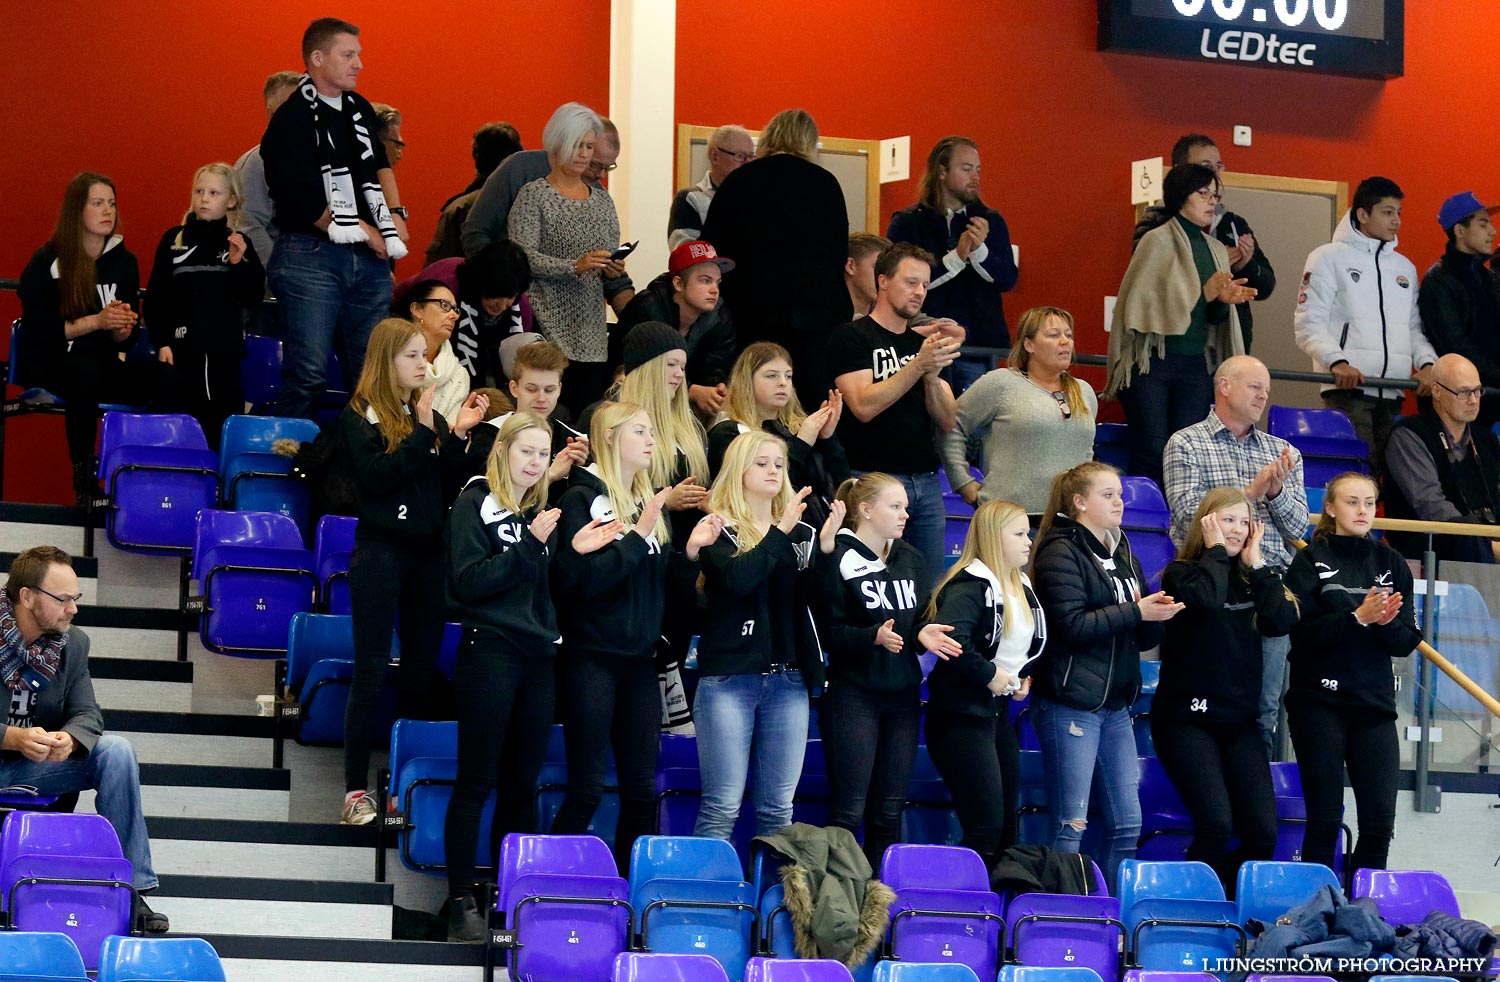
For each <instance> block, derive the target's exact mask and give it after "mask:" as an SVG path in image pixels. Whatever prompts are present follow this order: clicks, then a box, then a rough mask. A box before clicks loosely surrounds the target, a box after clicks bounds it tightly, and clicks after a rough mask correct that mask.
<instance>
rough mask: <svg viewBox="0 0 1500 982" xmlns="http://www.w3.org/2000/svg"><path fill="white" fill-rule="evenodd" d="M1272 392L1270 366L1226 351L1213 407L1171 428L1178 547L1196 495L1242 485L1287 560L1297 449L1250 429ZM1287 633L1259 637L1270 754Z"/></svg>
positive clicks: (1302, 518)
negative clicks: (1194, 419) (1199, 419)
mask: <svg viewBox="0 0 1500 982" xmlns="http://www.w3.org/2000/svg"><path fill="white" fill-rule="evenodd" d="M1270 399H1271V374H1270V373H1269V372H1268V371H1266V366H1265V365H1264V364H1263V363H1262V362H1261V361H1260V359H1258V358H1252V357H1250V356H1249V355H1240V356H1238V357H1235V358H1230V359H1228V360H1227V361H1225V362H1224V363H1223V364H1221V365H1220V366H1219V370H1218V371H1217V372H1215V373H1214V407H1213V409H1211V410H1209V413H1208V418H1207V419H1205V420H1203V422H1201V423H1194V424H1193V425H1192V426H1189V427H1186V428H1184V429H1181V430H1178V431H1177V432H1176V433H1174V434H1172V437H1171V439H1169V440H1168V441H1167V449H1166V452H1165V454H1164V456H1163V459H1162V470H1163V474H1164V480H1165V481H1166V487H1165V488H1164V489H1163V490H1164V491H1165V492H1166V496H1167V506H1168V507H1169V508H1171V509H1172V541H1173V542H1174V543H1176V544H1177V546H1178V547H1179V548H1181V546H1182V543H1183V541H1184V540H1185V539H1187V533H1188V526H1189V525H1190V524H1191V523H1192V521H1193V516H1194V515H1196V514H1197V512H1198V505H1199V503H1200V502H1202V501H1203V496H1204V495H1205V494H1207V493H1208V492H1209V491H1210V490H1211V489H1213V488H1218V487H1236V488H1244V490H1245V494H1246V496H1248V497H1249V498H1250V500H1251V501H1252V502H1254V503H1255V512H1256V514H1255V517H1256V518H1259V519H1261V520H1262V521H1264V522H1265V523H1266V532H1265V539H1264V540H1263V542H1262V544H1261V551H1262V553H1263V554H1264V555H1265V557H1266V560H1267V561H1268V562H1269V563H1270V564H1271V565H1272V566H1275V567H1277V568H1278V569H1279V570H1281V571H1285V569H1286V567H1287V565H1288V564H1290V563H1291V561H1292V546H1291V544H1290V542H1291V540H1292V539H1301V538H1305V537H1306V536H1307V491H1306V489H1305V488H1304V487H1303V486H1302V455H1301V454H1299V453H1298V452H1297V450H1296V448H1295V447H1293V446H1292V445H1291V444H1290V443H1287V442H1286V441H1285V440H1283V439H1281V438H1280V437H1275V436H1272V435H1271V434H1269V433H1266V432H1264V431H1263V430H1259V429H1256V426H1255V424H1256V423H1258V422H1260V418H1261V416H1262V414H1264V413H1265V410H1266V403H1267V402H1269V401H1270ZM1290 647H1291V642H1290V639H1288V638H1285V637H1282V638H1263V639H1262V640H1261V652H1262V655H1263V658H1264V669H1265V670H1264V674H1263V675H1262V678H1261V693H1260V721H1259V725H1260V731H1261V733H1262V734H1263V735H1264V736H1265V738H1266V747H1267V749H1268V750H1269V752H1270V754H1271V759H1272V760H1275V759H1277V744H1278V742H1279V741H1278V739H1277V734H1276V721H1277V715H1278V713H1279V712H1280V708H1281V694H1282V690H1283V689H1284V687H1285V685H1286V657H1287V652H1288V650H1289V649H1290Z"/></svg>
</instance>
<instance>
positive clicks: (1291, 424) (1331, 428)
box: [1266, 406, 1359, 441]
mask: <svg viewBox="0 0 1500 982" xmlns="http://www.w3.org/2000/svg"><path fill="white" fill-rule="evenodd" d="M1266 430H1267V432H1269V433H1270V434H1271V435H1272V436H1278V437H1281V439H1283V440H1288V441H1292V440H1309V439H1311V440H1358V439H1359V435H1358V434H1357V433H1355V431H1354V424H1353V423H1352V422H1350V421H1349V417H1348V416H1347V415H1346V414H1345V413H1344V411H1343V410H1342V409H1299V408H1297V407H1295V406H1272V407H1271V408H1270V411H1269V412H1268V413H1267V416H1266Z"/></svg>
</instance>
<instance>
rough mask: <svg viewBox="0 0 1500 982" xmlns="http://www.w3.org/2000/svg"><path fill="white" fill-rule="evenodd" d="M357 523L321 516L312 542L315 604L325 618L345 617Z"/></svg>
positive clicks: (357, 521)
mask: <svg viewBox="0 0 1500 982" xmlns="http://www.w3.org/2000/svg"><path fill="white" fill-rule="evenodd" d="M358 526H359V519H357V518H349V517H348V516H346V515H324V516H323V517H322V518H320V519H318V533H317V537H316V538H315V539H314V540H313V568H314V571H315V572H316V573H317V574H318V600H319V602H320V604H321V605H322V607H323V612H324V613H325V614H347V613H350V612H351V608H350V606H349V561H350V560H351V559H352V558H353V557H354V530H355V529H356V528H357V527H358Z"/></svg>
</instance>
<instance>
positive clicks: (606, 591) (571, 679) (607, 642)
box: [552, 402, 721, 875]
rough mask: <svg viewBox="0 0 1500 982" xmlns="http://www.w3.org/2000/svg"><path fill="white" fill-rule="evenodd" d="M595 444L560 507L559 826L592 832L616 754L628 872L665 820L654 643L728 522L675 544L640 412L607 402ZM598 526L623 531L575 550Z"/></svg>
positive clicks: (648, 428)
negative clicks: (562, 737) (639, 843)
mask: <svg viewBox="0 0 1500 982" xmlns="http://www.w3.org/2000/svg"><path fill="white" fill-rule="evenodd" d="M589 445H590V446H591V447H593V450H594V461H593V463H591V464H589V465H588V466H587V467H581V468H575V469H574V471H573V474H572V476H571V478H570V479H569V484H568V489H567V491H565V492H563V495H562V498H561V499H560V500H559V502H558V507H559V508H561V510H562V519H561V523H560V526H559V527H560V529H561V532H562V540H563V545H562V547H561V549H560V550H559V552H558V557H557V568H556V573H555V576H554V580H553V588H554V590H556V595H557V602H558V611H559V614H560V615H561V617H562V620H563V622H564V623H566V624H567V625H568V632H567V634H566V635H565V637H564V639H563V645H562V649H561V656H562V677H563V681H564V693H565V697H564V699H563V715H564V720H565V723H566V727H565V734H566V736H567V744H568V794H567V797H566V798H565V799H564V801H563V804H562V808H561V809H560V810H559V811H558V813H557V817H556V819H554V821H553V823H552V831H553V832H554V833H556V834H565V833H577V834H581V833H583V832H585V831H586V830H587V829H588V826H589V822H590V821H591V820H592V819H593V816H594V810H595V809H596V808H597V807H598V805H599V799H600V797H601V795H602V794H603V790H604V771H605V767H606V765H607V764H608V761H609V751H610V749H611V747H613V749H614V760H615V766H616V772H617V773H618V775H619V788H620V819H619V823H618V825H617V827H616V831H615V856H616V859H617V861H618V862H619V866H620V869H621V871H622V875H623V874H624V873H625V872H628V871H629V869H630V851H631V846H632V845H633V844H634V842H635V839H636V838H637V837H638V836H641V835H648V834H650V832H651V830H652V826H653V824H654V820H655V815H656V808H655V800H656V798H655V795H656V752H657V745H658V742H659V741H658V739H657V733H658V723H659V721H660V718H661V692H660V690H659V688H658V685H657V668H656V662H655V658H654V655H655V654H656V651H657V642H658V641H659V639H660V638H661V637H662V634H663V624H664V621H665V619H666V618H667V617H668V616H669V614H671V613H673V612H675V608H677V607H679V606H680V605H682V604H689V603H691V602H692V593H693V584H694V581H695V580H696V579H697V576H698V556H699V551H700V550H701V549H702V548H703V547H704V546H705V545H708V544H709V543H711V542H713V541H714V540H715V539H716V538H718V533H719V528H720V527H721V524H720V521H719V520H718V519H717V518H714V517H712V516H710V517H709V518H705V519H704V520H703V521H701V522H699V523H698V524H697V525H696V526H694V528H693V531H692V534H691V535H690V536H689V539H688V542H687V545H686V547H685V549H684V550H682V551H681V552H677V551H675V550H674V549H673V548H672V534H671V529H670V527H669V525H668V522H667V519H666V518H665V517H664V516H663V515H662V511H663V509H664V508H665V506H666V501H667V490H666V489H662V490H660V491H657V490H655V489H654V488H653V487H652V483H651V478H650V476H649V471H650V468H651V461H652V458H653V457H654V456H655V454H656V451H657V448H658V444H657V442H656V436H655V432H654V428H653V426H652V423H651V417H650V415H649V414H647V412H646V411H645V409H643V408H641V407H640V406H637V405H634V404H633V403H628V402H611V403H605V404H604V405H603V406H601V407H599V408H598V409H597V410H596V411H595V412H594V415H593V420H592V424H591V426H590V431H589ZM600 520H604V521H618V522H619V523H620V524H621V528H622V530H621V531H620V532H619V533H618V534H617V535H616V537H615V539H614V540H613V541H611V542H608V543H606V544H605V545H604V546H603V547H602V548H600V549H598V550H596V551H594V552H591V553H588V554H581V553H579V552H577V551H576V550H574V549H573V548H572V546H571V544H570V539H571V537H572V535H573V534H574V533H575V532H576V531H577V530H579V529H582V528H585V527H586V526H587V525H588V524H589V523H590V522H596V521H600Z"/></svg>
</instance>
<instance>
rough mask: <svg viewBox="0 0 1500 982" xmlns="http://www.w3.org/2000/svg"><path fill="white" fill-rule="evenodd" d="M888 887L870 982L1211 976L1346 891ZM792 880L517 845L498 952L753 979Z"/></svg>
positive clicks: (960, 871)
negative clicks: (1283, 920)
mask: <svg viewBox="0 0 1500 982" xmlns="http://www.w3.org/2000/svg"><path fill="white" fill-rule="evenodd" d="M878 876H879V878H880V880H881V881H882V882H884V883H885V884H886V886H888V887H890V888H891V890H892V891H894V893H895V901H894V903H893V904H892V906H891V910H890V922H889V925H888V927H887V929H886V932H885V938H884V941H883V943H882V944H881V945H880V946H879V948H878V950H877V951H876V952H875V953H874V954H872V956H871V958H870V960H869V961H868V962H866V963H865V964H864V965H862V966H859V967H858V968H857V969H856V970H855V972H854V978H856V979H868V978H871V977H872V976H873V972H874V966H875V964H876V963H877V962H878V961H881V960H887V959H894V960H897V961H899V962H946V963H952V964H963V965H967V966H968V967H969V968H970V969H971V970H972V971H973V972H974V973H975V976H976V977H978V978H984V979H988V978H991V977H1000V978H1004V977H1005V976H1004V975H1001V974H1000V973H1001V971H1002V967H1003V966H1005V965H1007V964H1009V965H1012V966H1015V965H1024V966H1030V967H1051V968H1063V967H1084V968H1088V969H1091V970H1092V971H1093V972H1094V973H1095V974H1096V975H1097V977H1098V978H1099V979H1101V980H1103V982H1120V980H1121V979H1122V976H1123V975H1124V973H1125V972H1126V971H1127V970H1131V969H1136V970H1145V971H1175V972H1181V971H1183V970H1185V969H1186V970H1188V971H1196V972H1202V971H1204V970H1205V969H1206V967H1207V966H1208V965H1212V964H1214V963H1215V961H1216V960H1217V959H1219V958H1233V957H1237V956H1238V955H1239V954H1241V953H1242V951H1243V947H1244V945H1243V942H1244V940H1245V938H1246V936H1247V933H1246V926H1247V925H1248V924H1249V923H1250V921H1251V920H1252V919H1254V920H1258V921H1261V922H1266V923H1269V922H1274V921H1275V919H1276V918H1277V917H1279V916H1280V915H1281V914H1283V913H1285V912H1286V911H1287V910H1288V909H1290V908H1292V907H1295V906H1297V905H1298V904H1300V903H1302V902H1304V901H1305V900H1307V899H1308V898H1309V897H1310V896H1312V895H1313V894H1314V893H1316V892H1317V891H1318V890H1320V889H1322V888H1323V887H1325V886H1331V887H1333V888H1335V889H1338V888H1339V885H1338V882H1337V880H1336V879H1335V878H1334V875H1333V873H1332V872H1331V871H1330V870H1328V869H1327V868H1325V867H1322V866H1318V865H1315V864H1307V863H1283V862H1254V863H1245V864H1243V865H1242V866H1241V868H1240V871H1239V876H1238V880H1237V884H1236V886H1237V899H1236V900H1235V901H1234V902H1230V901H1227V900H1225V899H1224V892H1223V888H1222V886H1221V885H1220V883H1219V880H1218V878H1217V877H1216V876H1215V874H1214V873H1213V871H1212V870H1211V869H1209V867H1207V866H1206V865H1204V864H1202V863H1193V862H1150V861H1144V860H1125V861H1122V863H1121V864H1120V869H1119V889H1118V894H1119V895H1118V896H1117V897H1111V896H1109V895H1108V894H1106V893H1105V892H1104V891H1103V889H1102V877H1100V876H1099V875H1098V871H1097V868H1096V870H1095V880H1096V883H1095V888H1094V889H1093V890H1092V891H1091V892H1090V894H1089V895H1088V896H1072V895H1060V894H1038V893H1023V894H1019V895H1015V896H1009V895H1003V894H998V893H995V892H994V891H993V890H992V889H991V887H990V880H989V871H988V870H986V869H985V867H984V863H983V861H982V860H981V859H980V857H979V856H978V854H976V853H974V852H972V851H970V850H967V849H963V848H958V847H952V846H931V845H909V844H898V845H894V846H891V847H890V848H889V849H887V850H886V853H885V855H884V856H883V857H882V861H881V864H880V870H879V871H878ZM777 879H778V871H777V869H776V867H775V866H774V865H773V864H772V863H771V862H766V863H764V864H761V863H757V875H756V876H755V878H754V880H753V881H752V880H746V879H745V876H744V870H743V868H742V867H741V866H740V863H739V859H738V857H737V855H736V854H735V852H734V850H733V848H732V847H731V846H730V845H729V844H728V843H726V842H723V841H722V840H716V839H700V838H691V837H678V836H649V837H643V838H641V839H638V840H637V841H636V843H635V845H634V848H633V849H632V851H631V862H630V869H629V876H628V878H621V877H620V876H618V875H617V873H616V871H615V868H614V862H613V857H612V853H611V851H610V849H609V847H608V846H607V845H606V844H605V843H604V842H603V841H602V840H600V839H598V838H596V837H594V836H546V835H522V834H511V835H508V836H506V837H505V840H504V842H503V843H502V846H501V857H500V868H499V871H498V884H497V893H496V897H495V902H494V905H493V908H492V915H491V917H492V921H491V925H492V930H491V932H490V936H489V939H488V947H490V948H494V949H500V950H501V951H503V952H504V953H505V957H506V960H507V967H508V968H509V970H510V972H511V975H512V977H516V978H528V979H538V980H540V979H563V978H607V977H609V975H608V971H609V967H610V966H611V965H612V964H613V962H614V960H615V958H616V957H617V955H618V954H619V953H620V952H622V951H629V950H631V949H639V950H650V951H654V952H663V953H695V954H696V953H702V954H707V955H710V956H712V957H713V958H714V959H715V960H717V961H718V962H719V963H720V965H721V966H722V967H723V968H724V971H725V974H726V976H727V977H728V978H741V977H743V976H744V973H745V969H746V967H747V963H748V962H749V961H750V959H751V958H753V957H756V956H757V955H761V956H769V957H772V958H776V957H780V958H785V957H787V956H788V955H790V954H791V953H792V951H793V950H794V949H793V941H792V934H791V929H790V923H789V918H788V917H787V915H786V907H785V896H784V891H783V888H782V886H781V885H780V883H779V882H776V881H777ZM1354 895H1355V896H1370V897H1373V898H1374V899H1375V901H1376V903H1377V906H1378V907H1379V909H1380V911H1381V913H1382V916H1384V917H1386V918H1387V919H1388V920H1391V921H1393V922H1395V923H1407V922H1410V921H1413V920H1420V919H1421V918H1422V917H1425V916H1426V914H1427V913H1428V912H1429V911H1431V910H1441V911H1443V912H1445V913H1452V914H1455V915H1457V912H1458V907H1457V902H1456V900H1455V899H1454V896H1453V892H1452V890H1451V888H1450V887H1449V886H1448V884H1447V882H1446V881H1445V880H1444V879H1443V878H1442V877H1441V876H1440V875H1438V874H1436V873H1432V872H1430V871H1418V872H1388V871H1361V872H1360V874H1359V875H1358V876H1357V877H1356V880H1355V891H1354ZM517 941H524V944H517ZM490 961H491V959H490V958H489V957H487V958H486V964H487V967H488V965H489V963H490Z"/></svg>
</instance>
